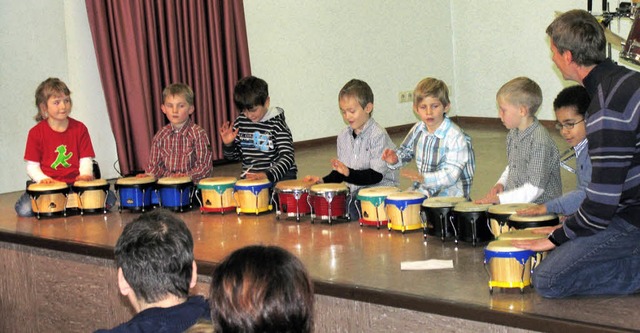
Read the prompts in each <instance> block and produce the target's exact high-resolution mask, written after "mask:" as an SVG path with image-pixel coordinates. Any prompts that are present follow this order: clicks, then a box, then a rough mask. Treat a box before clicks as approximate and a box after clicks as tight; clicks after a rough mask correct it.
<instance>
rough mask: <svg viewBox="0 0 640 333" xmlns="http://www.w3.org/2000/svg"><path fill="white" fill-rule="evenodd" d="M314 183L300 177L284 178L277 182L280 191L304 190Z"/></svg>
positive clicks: (277, 188)
mask: <svg viewBox="0 0 640 333" xmlns="http://www.w3.org/2000/svg"><path fill="white" fill-rule="evenodd" d="M313 184H314V183H313V182H309V181H304V180H301V179H300V180H299V179H291V180H283V181H280V182H278V183H277V184H276V190H277V191H279V192H287V191H302V190H307V189H309V188H310V187H311V186H312V185H313Z"/></svg>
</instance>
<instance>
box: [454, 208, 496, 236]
mask: <svg viewBox="0 0 640 333" xmlns="http://www.w3.org/2000/svg"><path fill="white" fill-rule="evenodd" d="M451 214H452V216H453V220H454V225H455V227H456V230H457V231H458V238H460V239H462V240H463V241H465V242H469V243H475V242H486V241H490V240H491V239H493V238H494V237H493V234H492V233H491V230H490V229H489V225H488V223H487V221H488V218H487V212H486V211H457V210H456V209H455V208H454V209H453V211H452V213H451ZM474 226H475V234H474Z"/></svg>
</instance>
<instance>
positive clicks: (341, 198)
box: [307, 183, 349, 224]
mask: <svg viewBox="0 0 640 333" xmlns="http://www.w3.org/2000/svg"><path fill="white" fill-rule="evenodd" d="M348 195H349V188H348V187H347V185H345V184H342V183H340V184H316V185H313V186H311V188H310V189H309V197H308V198H307V199H308V200H309V205H310V206H311V223H313V222H314V220H315V218H316V217H319V218H320V220H327V221H328V222H329V224H331V221H332V219H337V218H339V217H345V218H346V217H348V215H349V214H348V213H349V211H348V209H347V207H348V206H347V196H348Z"/></svg>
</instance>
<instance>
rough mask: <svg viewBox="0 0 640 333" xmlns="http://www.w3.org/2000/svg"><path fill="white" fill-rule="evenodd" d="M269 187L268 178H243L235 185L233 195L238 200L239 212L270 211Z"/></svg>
mask: <svg viewBox="0 0 640 333" xmlns="http://www.w3.org/2000/svg"><path fill="white" fill-rule="evenodd" d="M269 188H271V183H270V182H269V181H268V180H266V179H265V180H248V179H241V180H239V181H237V182H236V184H235V186H234V193H233V197H234V198H235V200H236V205H237V207H238V208H237V210H238V212H239V213H256V214H257V213H261V212H265V211H268V210H269V209H270V207H269Z"/></svg>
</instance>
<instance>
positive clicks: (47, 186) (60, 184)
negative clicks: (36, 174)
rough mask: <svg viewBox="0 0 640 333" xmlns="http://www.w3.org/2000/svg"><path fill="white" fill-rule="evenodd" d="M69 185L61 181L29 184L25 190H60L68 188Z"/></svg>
mask: <svg viewBox="0 0 640 333" xmlns="http://www.w3.org/2000/svg"><path fill="white" fill-rule="evenodd" d="M68 187H69V186H68V185H67V184H66V183H63V182H55V183H51V184H42V183H38V184H31V185H29V187H27V191H30V192H51V191H60V190H64V189H66V188H68Z"/></svg>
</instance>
